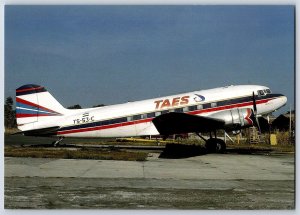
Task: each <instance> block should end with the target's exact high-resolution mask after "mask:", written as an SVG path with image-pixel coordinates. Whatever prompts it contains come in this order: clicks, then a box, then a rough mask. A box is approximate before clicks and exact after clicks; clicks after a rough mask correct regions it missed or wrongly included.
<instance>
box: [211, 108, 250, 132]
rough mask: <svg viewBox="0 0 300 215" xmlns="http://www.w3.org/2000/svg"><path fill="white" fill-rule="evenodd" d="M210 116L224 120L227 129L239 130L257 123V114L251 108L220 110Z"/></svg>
mask: <svg viewBox="0 0 300 215" xmlns="http://www.w3.org/2000/svg"><path fill="white" fill-rule="evenodd" d="M209 117H211V118H215V119H221V120H224V122H225V130H226V131H232V130H239V129H241V128H244V127H250V126H253V125H254V124H255V116H254V112H253V110H252V109H251V108H241V109H239V108H237V109H231V110H225V111H220V112H218V113H214V114H212V115H209Z"/></svg>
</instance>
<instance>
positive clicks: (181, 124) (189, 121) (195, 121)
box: [152, 112, 225, 135]
mask: <svg viewBox="0 0 300 215" xmlns="http://www.w3.org/2000/svg"><path fill="white" fill-rule="evenodd" d="M152 122H153V124H154V125H155V127H156V129H157V130H158V132H159V133H160V134H161V135H171V134H180V133H192V132H209V131H212V130H216V129H222V128H224V124H225V122H224V121H223V120H218V119H213V118H209V117H205V116H196V115H190V114H186V113H176V112H171V113H167V114H163V115H160V116H158V117H156V118H154V119H153V120H152Z"/></svg>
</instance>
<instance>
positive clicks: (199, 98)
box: [194, 94, 205, 102]
mask: <svg viewBox="0 0 300 215" xmlns="http://www.w3.org/2000/svg"><path fill="white" fill-rule="evenodd" d="M195 96H196V97H194V101H195V102H202V101H205V97H204V96H202V95H198V94H195Z"/></svg>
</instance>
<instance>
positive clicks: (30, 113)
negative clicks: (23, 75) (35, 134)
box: [16, 84, 67, 130]
mask: <svg viewBox="0 0 300 215" xmlns="http://www.w3.org/2000/svg"><path fill="white" fill-rule="evenodd" d="M66 111H67V110H66V109H65V108H64V107H63V106H62V105H61V104H60V103H59V102H58V101H57V100H56V99H55V98H54V97H53V96H52V95H51V94H50V93H49V92H48V91H47V90H46V89H45V88H44V87H42V86H39V85H35V84H27V85H24V86H22V87H19V88H18V89H16V118H17V124H18V128H19V129H20V130H22V126H24V125H28V124H29V123H35V122H40V121H43V120H49V119H50V120H51V119H55V118H57V117H58V116H62V115H63V114H65V113H66Z"/></svg>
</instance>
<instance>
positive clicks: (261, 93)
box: [257, 90, 265, 96]
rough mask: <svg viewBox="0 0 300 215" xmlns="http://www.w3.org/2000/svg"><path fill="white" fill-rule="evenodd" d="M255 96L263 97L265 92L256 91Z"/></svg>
mask: <svg viewBox="0 0 300 215" xmlns="http://www.w3.org/2000/svg"><path fill="white" fill-rule="evenodd" d="M257 94H258V96H264V95H265V92H264V91H263V90H258V91H257Z"/></svg>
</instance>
